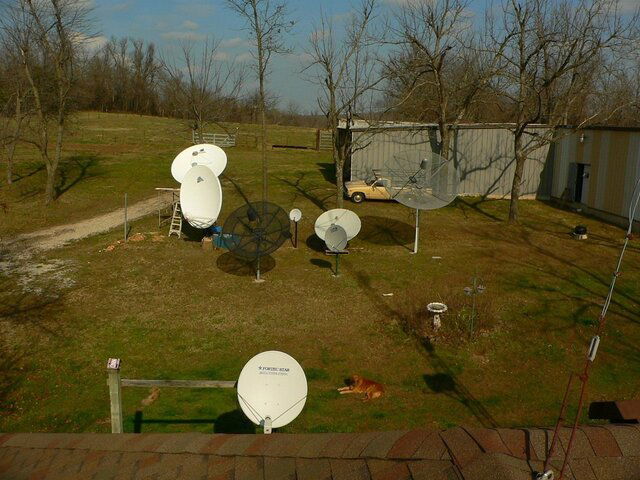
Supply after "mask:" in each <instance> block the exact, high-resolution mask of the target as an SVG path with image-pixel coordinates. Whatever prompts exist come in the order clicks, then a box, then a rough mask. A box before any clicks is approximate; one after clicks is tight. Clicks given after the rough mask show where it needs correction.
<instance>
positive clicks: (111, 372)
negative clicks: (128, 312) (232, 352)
mask: <svg viewBox="0 0 640 480" xmlns="http://www.w3.org/2000/svg"><path fill="white" fill-rule="evenodd" d="M107 373H108V378H107V385H108V386H109V403H110V404H111V433H122V432H123V430H124V416H123V414H122V387H173V388H235V387H236V382H235V381H228V380H140V379H132V378H120V359H119V358H110V359H109V361H108V362H107Z"/></svg>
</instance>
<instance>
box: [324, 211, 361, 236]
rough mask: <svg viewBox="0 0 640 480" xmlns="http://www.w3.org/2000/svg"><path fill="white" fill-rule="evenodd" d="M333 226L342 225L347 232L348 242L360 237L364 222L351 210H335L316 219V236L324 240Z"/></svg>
mask: <svg viewBox="0 0 640 480" xmlns="http://www.w3.org/2000/svg"><path fill="white" fill-rule="evenodd" d="M331 225H340V226H341V227H342V228H343V229H344V231H345V232H346V234H347V241H349V240H351V239H352V238H354V237H355V236H356V235H358V232H360V228H361V227H362V222H360V217H358V215H356V214H355V213H353V212H352V211H351V210H347V209H344V208H334V209H333V210H328V211H326V212H324V213H323V214H322V215H320V216H319V217H318V218H317V219H316V223H315V226H314V228H315V231H316V235H317V236H318V237H320V239H321V240H324V239H325V234H326V231H327V230H328V229H329V227H331Z"/></svg>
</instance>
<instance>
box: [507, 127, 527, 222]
mask: <svg viewBox="0 0 640 480" xmlns="http://www.w3.org/2000/svg"><path fill="white" fill-rule="evenodd" d="M513 146H514V151H515V156H516V169H515V172H514V174H513V184H512V185H511V202H510V204H509V223H518V199H519V198H520V188H521V187H522V175H523V173H524V164H525V161H526V160H527V156H526V155H525V153H524V152H523V151H522V133H521V132H520V131H519V130H518V131H517V132H516V133H515V136H514V142H513Z"/></svg>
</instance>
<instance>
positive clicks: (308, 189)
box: [279, 172, 335, 211]
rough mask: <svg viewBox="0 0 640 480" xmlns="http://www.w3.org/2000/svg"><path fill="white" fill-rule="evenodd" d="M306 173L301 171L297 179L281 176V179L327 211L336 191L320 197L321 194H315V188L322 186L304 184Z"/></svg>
mask: <svg viewBox="0 0 640 480" xmlns="http://www.w3.org/2000/svg"><path fill="white" fill-rule="evenodd" d="M305 175H306V173H304V172H303V173H300V174H298V178H297V179H296V180H295V181H291V180H288V179H286V178H280V179H279V180H280V181H281V182H282V183H284V184H285V185H288V186H289V187H292V188H293V189H294V190H295V191H296V193H297V194H299V195H300V196H302V197H304V198H306V199H307V200H309V201H310V202H311V203H313V204H314V205H315V206H316V207H318V208H319V209H320V210H322V211H327V210H329V207H328V205H327V200H329V199H330V198H332V197H334V196H335V193H330V194H329V195H326V196H324V197H320V196H319V195H315V194H314V193H313V192H314V190H317V189H318V188H320V187H312V186H310V185H306V186H305V185H303V184H302V181H303V180H304V177H305Z"/></svg>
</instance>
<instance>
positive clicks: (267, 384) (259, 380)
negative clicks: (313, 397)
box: [237, 350, 307, 433]
mask: <svg viewBox="0 0 640 480" xmlns="http://www.w3.org/2000/svg"><path fill="white" fill-rule="evenodd" d="M237 388H238V402H239V403H240V408H242V411H243V412H244V414H245V415H246V416H247V418H248V419H249V420H251V421H252V422H253V423H255V424H256V425H260V426H262V427H265V433H270V429H271V428H278V427H283V426H285V425H287V424H288V423H290V422H292V421H293V420H294V419H295V418H296V417H297V416H298V415H300V412H302V409H303V408H304V404H305V402H306V400H307V378H306V377H305V375H304V370H302V367H301V366H300V364H299V363H298V362H297V361H296V360H295V359H294V358H293V357H292V356H291V355H288V354H286V353H284V352H278V351H276V350H270V351H268V352H262V353H259V354H258V355H256V356H255V357H253V358H252V359H251V360H249V361H248V362H247V363H246V365H245V366H244V367H243V368H242V371H241V372H240V377H238V384H237ZM267 428H268V429H269V430H268V431H267Z"/></svg>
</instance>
